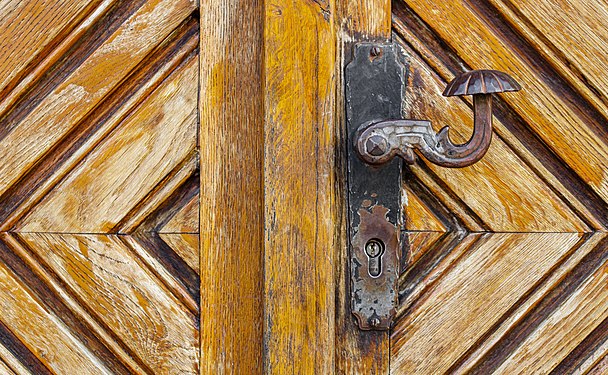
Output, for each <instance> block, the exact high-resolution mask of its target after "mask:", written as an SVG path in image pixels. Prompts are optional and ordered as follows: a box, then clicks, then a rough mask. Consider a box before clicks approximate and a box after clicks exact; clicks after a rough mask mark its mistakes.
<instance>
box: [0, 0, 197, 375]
mask: <svg viewBox="0 0 608 375" xmlns="http://www.w3.org/2000/svg"><path fill="white" fill-rule="evenodd" d="M72 3H73V4H72ZM0 8H2V12H3V13H2V16H3V18H2V20H1V21H0V29H1V30H2V31H1V32H2V42H0V43H1V45H0V50H1V51H2V63H1V64H2V65H1V68H0V69H1V71H2V74H1V75H0V77H1V78H0V79H1V86H0V99H1V101H0V124H1V129H0V155H1V158H2V165H1V166H0V169H1V170H0V228H1V230H2V232H1V233H0V273H1V275H0V283H1V284H2V285H1V286H0V290H2V293H0V369H1V370H0V372H2V373H17V374H25V373H34V374H46V373H57V374H71V373H75V372H78V373H91V374H100V373H108V374H111V373H124V374H131V373H138V374H139V373H141V374H169V373H198V368H199V365H198V358H199V350H200V349H199V316H200V313H199V311H200V308H199V276H198V272H199V266H198V263H199V259H198V258H199V257H198V254H199V250H198V246H199V245H198V227H199V224H198V221H199V220H198V214H199V212H198V211H199V208H198V206H199V204H198V190H199V181H198V152H197V129H198V121H197V112H198V111H197V108H198V101H197V95H198V71H199V69H198V49H197V47H198V43H199V38H198V33H199V23H198V14H197V13H196V4H194V3H193V2H190V1H162V0H161V1H136V2H127V1H91V2H75V3H74V2H61V1H53V2H47V3H44V4H41V3H39V2H35V1H32V2H29V1H26V2H13V1H5V2H3V3H1V4H0Z"/></svg>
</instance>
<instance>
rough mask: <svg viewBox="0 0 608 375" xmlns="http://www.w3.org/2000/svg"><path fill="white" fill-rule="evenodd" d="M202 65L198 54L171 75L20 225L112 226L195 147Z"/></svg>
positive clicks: (46, 228)
mask: <svg viewBox="0 0 608 375" xmlns="http://www.w3.org/2000/svg"><path fill="white" fill-rule="evenodd" d="M197 69H198V64H197V60H196V59H194V58H192V59H190V60H189V61H187V62H186V63H185V64H184V65H183V66H182V67H181V68H180V69H179V70H177V71H176V72H175V73H174V74H173V75H171V76H170V77H169V78H168V79H166V80H165V81H164V82H163V84H162V85H161V86H160V87H159V88H158V89H157V90H155V91H154V92H153V93H152V95H150V96H149V97H148V98H147V99H146V100H145V101H144V102H143V103H142V105H141V106H140V107H138V108H137V109H136V110H135V111H134V113H133V114H131V115H130V116H129V117H128V118H127V119H126V120H125V121H124V122H123V123H122V124H121V126H120V127H119V128H117V129H116V130H115V131H114V132H113V133H111V134H110V136H109V137H107V138H106V139H105V140H104V141H103V142H102V143H101V144H100V145H99V146H98V147H97V148H96V149H95V150H94V151H93V152H91V153H90V154H89V155H87V156H86V157H85V159H84V160H83V162H82V163H81V164H80V165H78V167H76V168H75V169H74V170H73V171H72V173H71V174H70V175H68V176H67V178H66V179H65V180H63V181H62V182H61V183H60V184H59V185H57V186H56V187H55V189H54V190H53V191H51V193H50V194H48V195H47V196H46V197H45V199H44V200H42V202H41V203H40V204H39V205H38V206H36V207H35V208H34V209H33V210H32V211H31V212H30V214H29V215H27V216H26V217H25V218H24V220H23V221H22V223H20V224H18V225H17V230H18V231H25V232H75V233H107V232H110V231H111V230H112V229H113V228H114V227H115V226H116V225H117V224H118V223H119V222H120V221H121V220H122V219H123V218H124V217H125V216H126V215H127V214H128V213H129V211H130V210H131V209H132V208H133V207H135V206H136V205H137V204H138V203H139V202H140V201H141V200H142V199H143V198H144V197H145V196H146V195H147V194H148V192H149V191H150V190H152V189H153V188H154V187H155V186H156V185H157V184H158V183H159V182H160V181H161V180H162V179H163V178H164V177H165V175H167V174H168V173H169V172H170V171H171V170H172V169H173V168H174V167H175V166H176V165H178V164H180V162H181V161H182V160H183V159H185V157H186V156H187V155H188V153H190V152H191V151H192V150H194V148H195V145H196V95H197V87H196V84H197V80H196V77H197ZM66 191H69V194H65V193H64V192H66Z"/></svg>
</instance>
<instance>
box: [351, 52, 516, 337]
mask: <svg viewBox="0 0 608 375" xmlns="http://www.w3.org/2000/svg"><path fill="white" fill-rule="evenodd" d="M408 71H409V69H408V64H407V58H406V56H405V54H404V53H403V51H402V50H401V48H400V47H399V46H398V45H394V44H379V43H360V44H357V45H355V46H354V48H353V58H352V61H351V62H350V63H348V64H347V66H346V68H345V72H344V78H345V98H346V100H345V103H346V118H347V121H346V123H347V124H346V125H347V135H348V136H347V145H346V148H347V158H348V163H347V168H348V171H347V175H348V182H347V187H348V192H347V194H346V195H347V197H348V208H349V231H350V252H349V256H350V274H351V283H350V288H351V310H352V313H353V315H354V316H355V317H356V320H357V324H358V325H359V327H360V328H361V329H363V330H387V329H389V328H390V326H391V323H392V319H393V316H394V315H395V313H396V309H397V305H398V288H397V282H398V278H399V273H400V270H401V268H402V267H403V265H402V264H401V261H400V259H399V258H400V255H401V253H402V249H401V246H402V245H401V244H402V241H401V227H402V226H403V222H404V217H403V212H402V204H401V183H402V178H401V172H402V164H403V163H402V160H401V159H403V160H405V162H407V163H409V164H413V163H414V161H415V153H414V150H418V152H419V153H420V154H421V155H422V156H423V157H425V158H426V159H428V160H429V161H430V162H432V163H435V164H438V165H441V166H444V167H450V168H455V167H466V166H469V165H471V164H473V163H475V162H477V161H479V160H480V159H481V158H482V157H483V156H484V155H485V153H486V152H487V150H488V148H489V147H490V142H491V140H492V95H493V94H495V93H500V92H509V91H518V90H520V89H521V88H520V86H519V84H518V83H517V82H516V81H515V80H514V79H513V78H512V77H510V76H509V75H508V74H506V73H502V72H499V71H495V70H474V71H470V72H466V73H463V74H460V75H458V76H457V77H456V78H455V79H454V80H452V81H451V82H450V83H449V84H448V85H447V87H446V89H445V91H444V92H443V95H445V96H461V95H473V112H474V115H473V117H474V120H473V121H474V129H473V134H472V136H471V138H470V139H469V140H468V141H467V142H465V143H463V144H454V143H453V142H452V141H451V140H450V137H449V127H444V128H443V129H441V130H440V131H439V132H437V133H435V132H434V131H433V128H432V127H431V122H430V121H429V120H413V119H403V118H402V113H403V112H404V111H403V109H404V108H402V105H403V103H405V102H407V101H405V100H404V99H405V96H406V95H407V93H406V92H405V88H406V81H407V72H408ZM396 156H398V157H399V158H395V157H396Z"/></svg>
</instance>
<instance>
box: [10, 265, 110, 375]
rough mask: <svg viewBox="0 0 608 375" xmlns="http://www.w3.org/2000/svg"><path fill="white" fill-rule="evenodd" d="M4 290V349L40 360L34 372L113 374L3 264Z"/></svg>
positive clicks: (32, 363) (37, 361) (34, 365)
mask: <svg viewBox="0 0 608 375" xmlns="http://www.w3.org/2000/svg"><path fill="white" fill-rule="evenodd" d="M0 289H1V290H3V291H6V292H3V293H0V312H1V313H0V317H1V318H0V322H1V324H0V325H1V326H2V327H6V330H4V332H3V334H2V340H7V342H6V343H4V345H6V344H12V345H14V346H16V347H22V348H24V349H25V348H26V349H27V350H28V351H29V353H26V354H27V355H28V356H33V357H35V358H36V360H35V361H28V364H30V365H32V366H33V367H32V370H34V371H35V372H37V373H42V374H44V373H52V372H55V373H62V374H69V373H70V372H71V371H72V370H73V369H75V368H78V369H79V372H80V373H82V374H100V373H102V374H112V371H111V369H109V368H108V367H106V366H105V364H104V363H103V362H101V361H100V360H99V359H97V358H96V357H95V354H94V353H92V352H91V351H89V349H88V348H87V347H86V346H85V344H84V343H83V342H81V341H80V338H79V337H77V336H76V335H74V334H72V333H71V332H70V331H69V329H67V328H66V327H65V326H64V325H63V323H62V322H61V319H60V318H58V317H57V316H55V315H53V314H52V313H50V312H49V311H48V310H47V309H46V308H45V306H44V305H43V304H42V303H41V302H40V301H39V300H38V297H36V296H35V295H32V294H31V292H30V291H29V290H28V289H27V288H26V287H24V285H23V284H22V283H21V281H20V280H19V279H18V278H17V277H16V275H14V274H13V273H12V272H11V271H10V270H9V269H8V268H7V267H6V265H5V264H4V263H2V262H0ZM40 366H42V367H40ZM47 368H48V370H47ZM51 371H52V372H51Z"/></svg>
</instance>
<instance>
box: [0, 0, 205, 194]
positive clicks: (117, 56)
mask: <svg viewBox="0 0 608 375" xmlns="http://www.w3.org/2000/svg"><path fill="white" fill-rule="evenodd" d="M192 10H193V5H192V4H191V3H190V2H189V1H187V0H182V1H178V2H174V1H160V2H158V3H155V2H148V3H145V4H144V5H143V6H142V7H141V8H139V9H138V10H137V11H136V12H135V13H134V14H133V15H132V16H131V17H130V18H129V19H128V20H127V21H126V22H125V23H123V24H121V26H120V27H119V28H118V30H117V31H116V32H115V33H114V34H112V35H111V36H109V38H108V39H107V40H106V41H105V42H104V43H103V44H102V45H101V46H99V47H98V48H97V49H96V50H94V51H93V52H92V53H91V54H90V56H88V58H87V59H86V60H85V61H84V62H82V64H81V65H79V66H78V67H77V68H76V69H75V70H74V71H73V72H72V73H71V75H70V76H69V77H68V78H67V79H66V80H64V81H63V82H61V83H60V84H58V85H57V86H56V87H55V88H54V89H53V90H52V92H51V93H50V94H49V95H47V96H46V97H44V99H42V100H41V101H39V103H36V104H37V106H36V108H38V109H39V110H36V111H33V112H29V113H28V114H26V115H24V116H22V117H23V118H22V119H21V118H16V119H14V120H12V121H10V122H9V124H7V127H6V128H5V129H11V130H12V131H11V132H10V133H8V134H6V136H5V137H4V138H3V139H2V141H1V142H0V154H2V155H3V156H4V157H6V158H9V159H10V160H11V163H4V164H2V165H1V166H0V175H1V176H2V178H1V179H0V192H2V193H3V192H4V191H6V189H7V188H8V187H10V186H11V185H12V184H14V183H15V182H16V181H17V180H18V178H19V177H20V176H21V175H23V174H24V173H25V172H26V171H27V170H28V168H29V167H31V166H32V165H33V163H35V162H36V160H37V159H38V158H40V157H42V156H43V155H44V153H45V152H47V151H48V150H49V149H50V148H51V147H52V146H53V144H55V143H56V142H58V141H59V140H60V139H61V138H62V137H64V136H66V135H67V134H68V133H69V131H70V130H72V129H73V128H74V126H75V125H76V123H77V122H78V120H79V119H80V118H82V116H84V115H85V114H86V113H87V112H88V111H90V110H91V109H92V108H93V107H94V106H95V105H96V104H97V102H98V101H99V100H100V99H101V98H103V97H104V96H105V95H107V94H108V92H110V91H111V90H112V89H113V88H114V87H115V85H116V84H117V83H119V82H120V80H121V79H123V78H124V76H125V75H126V73H128V72H129V71H130V70H131V69H132V68H133V67H135V66H136V65H137V64H138V63H139V62H140V61H141V60H142V59H143V58H144V57H145V56H146V55H147V54H148V53H149V52H150V51H151V50H152V49H153V48H154V46H155V45H156V43H158V42H159V41H160V40H162V39H163V38H165V37H166V36H167V35H168V34H170V32H171V31H172V30H173V29H174V28H176V27H177V26H178V25H179V24H180V23H181V22H182V21H183V20H184V19H185V18H186V17H187V16H188V15H189V14H190V13H191V12H192ZM17 120H19V121H18V122H17Z"/></svg>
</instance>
